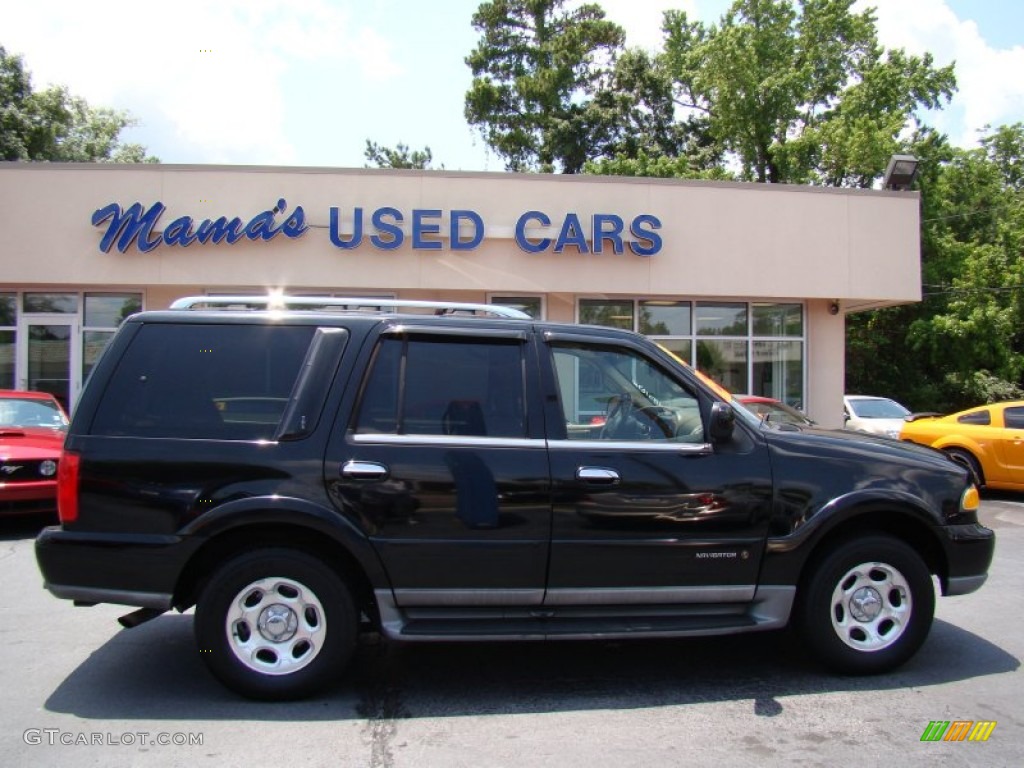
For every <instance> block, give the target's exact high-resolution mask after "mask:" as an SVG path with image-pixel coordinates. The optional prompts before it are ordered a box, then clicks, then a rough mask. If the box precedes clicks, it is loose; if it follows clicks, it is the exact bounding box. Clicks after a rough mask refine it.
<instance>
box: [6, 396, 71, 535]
mask: <svg viewBox="0 0 1024 768" xmlns="http://www.w3.org/2000/svg"><path fill="white" fill-rule="evenodd" d="M67 428H68V417H67V416H66V415H65V413H64V409H63V408H61V407H60V403H58V402H57V399H56V398H55V397H54V396H53V395H50V394H48V393H46V392H26V391H22V390H14V389H0V515H4V516H6V515H14V514H33V513H46V512H50V513H56V512H57V463H58V462H59V461H60V453H61V449H62V448H63V447H64V433H65V431H66V430H67Z"/></svg>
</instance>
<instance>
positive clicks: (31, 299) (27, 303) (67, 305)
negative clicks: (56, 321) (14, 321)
mask: <svg viewBox="0 0 1024 768" xmlns="http://www.w3.org/2000/svg"><path fill="white" fill-rule="evenodd" d="M22 309H24V311H25V312H39V313H45V314H59V315H74V314H77V313H78V294H77V293H26V294H24V295H23V296H22Z"/></svg>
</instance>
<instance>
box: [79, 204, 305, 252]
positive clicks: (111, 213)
mask: <svg viewBox="0 0 1024 768" xmlns="http://www.w3.org/2000/svg"><path fill="white" fill-rule="evenodd" d="M287 208H288V204H287V203H286V202H285V201H284V199H283V198H282V199H280V200H278V201H277V205H276V206H274V207H273V208H272V209H270V210H267V211H263V212H262V213H258V214H256V215H255V216H253V217H252V218H251V219H250V220H249V221H248V223H244V224H243V222H242V220H241V219H240V218H238V217H235V218H233V219H231V220H230V221H229V220H228V219H227V217H225V216H221V217H220V218H219V219H204V220H203V221H202V222H201V223H200V224H199V225H198V226H195V221H194V219H193V218H192V217H191V216H181V217H179V218H177V219H175V220H174V221H172V222H171V223H170V224H168V225H167V227H166V228H165V229H164V231H163V232H160V231H159V230H157V229H156V227H157V224H158V222H159V221H160V217H161V216H162V215H163V212H164V211H165V210H167V207H166V206H165V205H164V204H163V203H161V202H156V203H153V205H151V206H150V207H149V208H148V209H143V207H142V203H133V204H132V205H130V206H129V207H128V208H127V209H125V210H121V206H119V205H118V204H117V203H110V204H109V205H107V206H104V207H103V208H100V209H99V210H97V211H96V212H95V213H93V215H92V225H93V226H94V227H99V226H102V225H103V224H106V225H107V230H106V232H104V234H103V238H102V239H101V240H100V250H101V251H103V252H104V253H110V249H111V248H112V247H114V246H115V244H116V246H117V250H118V251H120V252H121V253H125V252H127V250H128V249H129V248H130V247H131V246H132V243H135V244H136V247H137V248H138V249H139V250H140V251H141V252H142V253H147V252H149V251H151V250H153V249H154V248H156V247H157V246H158V245H160V244H164V245H180V246H182V247H188V246H190V245H192V243H195V242H200V243H202V244H203V245H205V244H207V243H211V242H212V243H221V242H227V243H237V242H238V241H239V240H241V239H242V238H247V239H249V240H263V241H267V240H273V239H274V238H275V237H276V236H277V235H279V234H283V235H284V236H285V237H288V238H292V239H294V238H297V237H301V236H302V235H303V234H305V232H306V230H307V229H309V227H308V226H307V224H306V213H305V211H303V210H302V206H301V205H299V206H296V207H295V210H294V211H292V213H291V215H290V216H288V218H287V219H285V220H284V221H283V222H281V223H280V224H278V223H277V220H276V216H277V215H278V214H282V213H284V212H285V210H287Z"/></svg>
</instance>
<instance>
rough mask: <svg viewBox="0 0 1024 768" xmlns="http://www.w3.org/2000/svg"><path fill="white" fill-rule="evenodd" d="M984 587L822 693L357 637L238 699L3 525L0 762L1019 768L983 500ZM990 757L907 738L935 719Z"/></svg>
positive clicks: (767, 640) (659, 655)
mask: <svg viewBox="0 0 1024 768" xmlns="http://www.w3.org/2000/svg"><path fill="white" fill-rule="evenodd" d="M981 517H982V521H983V522H984V523H985V524H986V525H989V526H990V527H993V528H995V529H996V531H997V536H998V543H997V548H996V557H995V562H994V564H993V568H992V571H991V574H990V577H989V581H988V583H987V584H986V585H985V586H984V587H983V588H982V589H981V591H979V592H977V593H975V594H973V595H966V596H963V597H955V598H943V599H940V600H939V601H938V603H937V613H936V621H935V625H934V627H933V629H932V633H931V636H930V637H929V639H928V641H927V643H926V644H925V646H924V648H923V649H922V650H921V652H920V653H919V654H918V655H917V656H916V657H915V658H914V659H913V660H911V662H910V663H908V664H907V665H906V666H904V667H903V668H901V669H900V670H899V671H898V672H897V673H895V674H891V675H887V676H881V677H867V678H858V677H837V676H834V675H831V674H829V673H827V672H824V671H823V670H822V669H820V668H818V667H817V666H815V665H814V664H813V662H811V661H810V660H809V659H808V658H807V657H806V655H805V654H804V653H803V652H802V650H801V648H800V646H799V644H798V643H797V642H796V640H795V638H794V636H793V635H791V634H790V633H789V632H776V633H768V634H760V635H747V636H734V637H726V638H706V639H696V640H682V641H658V642H652V641H633V642H615V643H610V642H609V643H600V642H597V643H579V642H561V643H490V644H487V643H479V644H463V643H451V644H437V645H396V644H394V643H391V642H387V641H381V640H379V639H378V638H376V637H372V636H371V637H367V638H364V640H363V642H362V643H361V645H360V649H359V651H358V654H357V656H356V659H355V662H354V664H353V666H352V668H351V670H350V673H349V675H348V676H347V677H346V678H345V679H344V680H343V681H341V682H340V683H339V684H338V685H337V686H336V687H335V688H334V689H333V690H332V691H330V692H329V693H328V694H327V695H325V696H321V697H319V698H316V699H313V700H309V701H303V702H294V703H288V704H267V703H256V702H251V701H246V700H243V699H239V698H237V697H236V696H234V695H232V694H230V693H229V692H227V691H226V690H224V689H223V688H222V687H221V686H220V685H218V684H217V683H216V682H215V681H214V680H213V679H212V678H211V677H210V676H209V674H208V673H207V672H206V669H205V667H204V665H203V664H202V661H201V659H200V658H199V656H198V653H197V651H196V649H195V645H194V643H193V639H192V626H191V624H192V621H191V616H190V615H177V614H167V615H164V616H162V617H160V618H158V619H155V620H154V621H151V622H149V623H147V624H144V625H142V626H140V627H137V628H135V629H132V630H122V629H120V627H119V625H118V624H117V623H116V619H117V617H118V616H120V615H121V614H123V613H127V612H128V610H129V609H122V608H118V607H116V606H96V607H93V608H75V607H73V606H72V605H71V604H70V603H68V602H65V601H61V600H57V599H55V598H53V597H51V596H50V595H49V594H48V593H46V592H45V591H44V590H43V589H42V586H41V581H40V577H39V573H38V570H37V568H36V565H35V560H34V556H33V551H32V543H33V537H34V535H35V533H37V532H38V530H39V527H40V525H41V523H39V522H36V521H14V520H4V521H0V584H3V587H4V588H3V591H2V594H0V611H2V616H3V619H2V621H0V647H2V649H3V652H2V672H3V681H4V685H3V689H4V695H3V696H2V697H0V724H2V725H0V730H2V733H0V765H6V766H46V765H53V766H57V765H60V766H93V765H97V766H134V765H146V766H164V765H168V766H169V765H180V764H186V763H187V764H189V765H193V766H202V765H211V766H212V765H248V766H253V765H282V766H287V767H288V768H298V767H299V766H321V765H324V766H326V765H331V766H361V767H362V766H371V767H372V768H392V767H396V768H397V767H399V766H401V767H405V766H410V767H412V766H415V767H416V768H423V767H424V766H446V767H447V766H467V767H469V766H472V767H473V768H480V767H481V766H517V767H520V766H521V767H524V768H525V767H527V766H551V765H558V766H560V767H561V768H574V767H576V766H586V768H601V767H603V766H609V767H610V766H625V765H630V766H669V765H721V766H772V765H783V764H787V765H799V766H834V765H858V766H881V765H885V766H891V765H899V766H900V768H906V767H907V766H1020V765H1024V696H1022V694H1021V691H1022V689H1024V675H1022V673H1021V669H1020V659H1021V658H1022V656H1024V630H1022V622H1021V616H1022V615H1024V496H1021V495H1010V494H1006V495H989V496H987V497H986V498H985V500H984V502H983V506H982V514H981ZM936 721H937V722H946V721H949V722H950V723H956V722H958V721H959V722H967V721H970V722H972V723H979V722H986V723H989V724H991V723H995V726H994V727H991V728H990V733H989V737H988V739H987V740H986V741H969V740H964V741H922V736H923V735H924V734H925V732H926V731H927V730H928V729H929V725H930V724H931V723H933V722H936Z"/></svg>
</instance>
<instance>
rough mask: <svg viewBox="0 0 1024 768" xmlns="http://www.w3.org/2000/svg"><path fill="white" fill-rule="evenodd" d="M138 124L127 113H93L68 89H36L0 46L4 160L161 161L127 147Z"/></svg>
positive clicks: (0, 138)
mask: <svg viewBox="0 0 1024 768" xmlns="http://www.w3.org/2000/svg"><path fill="white" fill-rule="evenodd" d="M132 125H135V121H134V120H133V119H132V118H131V117H130V116H129V115H128V114H127V113H126V112H122V111H118V110H113V109H107V108H99V109H94V108H92V107H90V106H89V105H88V103H87V102H86V101H85V99H82V98H80V97H77V96H74V95H72V94H71V93H70V92H69V91H68V89H67V88H65V87H62V86H51V87H49V88H47V89H45V90H43V91H35V90H33V88H32V81H31V75H30V73H29V72H28V71H27V70H26V69H25V67H24V64H23V63H22V60H21V57H20V56H14V55H9V54H8V53H7V51H6V50H5V49H4V48H3V46H0V159H3V160H51V161H57V162H104V161H109V162H118V163H140V162H157V160H156V158H153V157H148V156H147V155H146V151H145V148H144V147H142V146H141V145H139V144H123V143H121V141H120V138H119V137H120V135H121V131H123V130H124V129H125V128H127V127H129V126H132Z"/></svg>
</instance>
